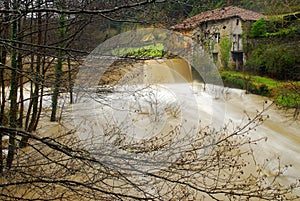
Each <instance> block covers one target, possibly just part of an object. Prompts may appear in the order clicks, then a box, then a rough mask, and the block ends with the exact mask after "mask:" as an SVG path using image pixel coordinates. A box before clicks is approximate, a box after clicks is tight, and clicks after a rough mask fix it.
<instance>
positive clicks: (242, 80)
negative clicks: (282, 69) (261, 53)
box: [220, 69, 300, 108]
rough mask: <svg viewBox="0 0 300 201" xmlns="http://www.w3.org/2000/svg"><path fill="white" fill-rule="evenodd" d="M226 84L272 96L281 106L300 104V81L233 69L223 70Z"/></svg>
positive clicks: (295, 106)
mask: <svg viewBox="0 0 300 201" xmlns="http://www.w3.org/2000/svg"><path fill="white" fill-rule="evenodd" d="M220 74H221V77H222V79H223V82H224V85H225V86H228V87H233V88H239V89H245V90H246V91H247V92H249V93H253V94H257V95H262V96H267V97H270V98H272V99H273V100H274V101H275V103H277V104H278V105H279V106H280V107H285V108H298V107H299V106H300V93H299V92H300V81H279V80H275V79H271V78H268V77H262V76H258V75H251V74H245V73H242V72H237V71H233V70H224V69H223V70H221V71H220Z"/></svg>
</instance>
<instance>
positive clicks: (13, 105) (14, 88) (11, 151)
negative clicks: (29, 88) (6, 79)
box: [6, 0, 18, 168]
mask: <svg viewBox="0 0 300 201" xmlns="http://www.w3.org/2000/svg"><path fill="white" fill-rule="evenodd" d="M13 9H14V10H16V11H17V0H14V1H13ZM17 28H18V24H17V20H16V17H15V16H13V17H12V32H11V34H12V38H11V39H12V43H11V46H12V50H11V68H12V69H11V81H10V83H11V84H10V94H9V99H10V109H9V126H10V127H11V128H17V112H18V103H17V96H18V76H17V68H18V63H17V54H18V53H17V49H18V47H17V43H16V40H17ZM15 137H16V134H14V133H11V134H10V136H9V145H8V154H7V161H6V166H7V168H11V166H12V163H13V160H14V155H15V149H16V144H15V143H16V140H15Z"/></svg>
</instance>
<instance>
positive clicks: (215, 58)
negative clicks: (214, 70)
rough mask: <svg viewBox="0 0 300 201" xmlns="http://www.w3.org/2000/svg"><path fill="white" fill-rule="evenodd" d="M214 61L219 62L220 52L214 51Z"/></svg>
mask: <svg viewBox="0 0 300 201" xmlns="http://www.w3.org/2000/svg"><path fill="white" fill-rule="evenodd" d="M213 61H214V62H215V63H217V62H218V52H214V53H213Z"/></svg>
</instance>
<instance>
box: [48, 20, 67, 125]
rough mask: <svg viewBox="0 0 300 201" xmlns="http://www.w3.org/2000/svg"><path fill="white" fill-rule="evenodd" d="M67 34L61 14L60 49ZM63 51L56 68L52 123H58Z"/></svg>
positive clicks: (59, 55)
mask: <svg viewBox="0 0 300 201" xmlns="http://www.w3.org/2000/svg"><path fill="white" fill-rule="evenodd" d="M65 32H66V25H65V15H64V14H61V15H60V18H59V37H60V40H61V45H60V47H61V48H63V45H62V43H63V40H64V37H65ZM63 54H64V53H63V50H61V49H60V50H59V52H58V59H57V65H56V67H55V84H54V91H53V95H52V112H51V118H50V121H56V113H57V109H58V96H59V89H60V86H61V77H62V66H63V58H62V57H63Z"/></svg>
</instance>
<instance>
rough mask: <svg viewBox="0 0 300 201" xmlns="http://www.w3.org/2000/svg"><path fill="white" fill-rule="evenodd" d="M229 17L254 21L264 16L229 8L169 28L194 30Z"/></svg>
mask: <svg viewBox="0 0 300 201" xmlns="http://www.w3.org/2000/svg"><path fill="white" fill-rule="evenodd" d="M231 17H240V18H241V19H242V20H243V21H256V20H258V19H260V18H263V17H265V16H264V15H262V14H260V13H257V12H254V11H251V10H246V9H243V8H239V7H235V6H229V7H225V8H218V9H215V10H211V11H206V12H203V13H200V14H198V15H195V16H193V17H191V18H188V19H186V20H184V21H183V22H182V23H180V24H177V25H175V26H173V27H171V28H172V29H176V30H180V29H194V28H196V27H197V26H198V25H199V24H201V23H203V22H208V21H216V20H222V19H228V18H231Z"/></svg>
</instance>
